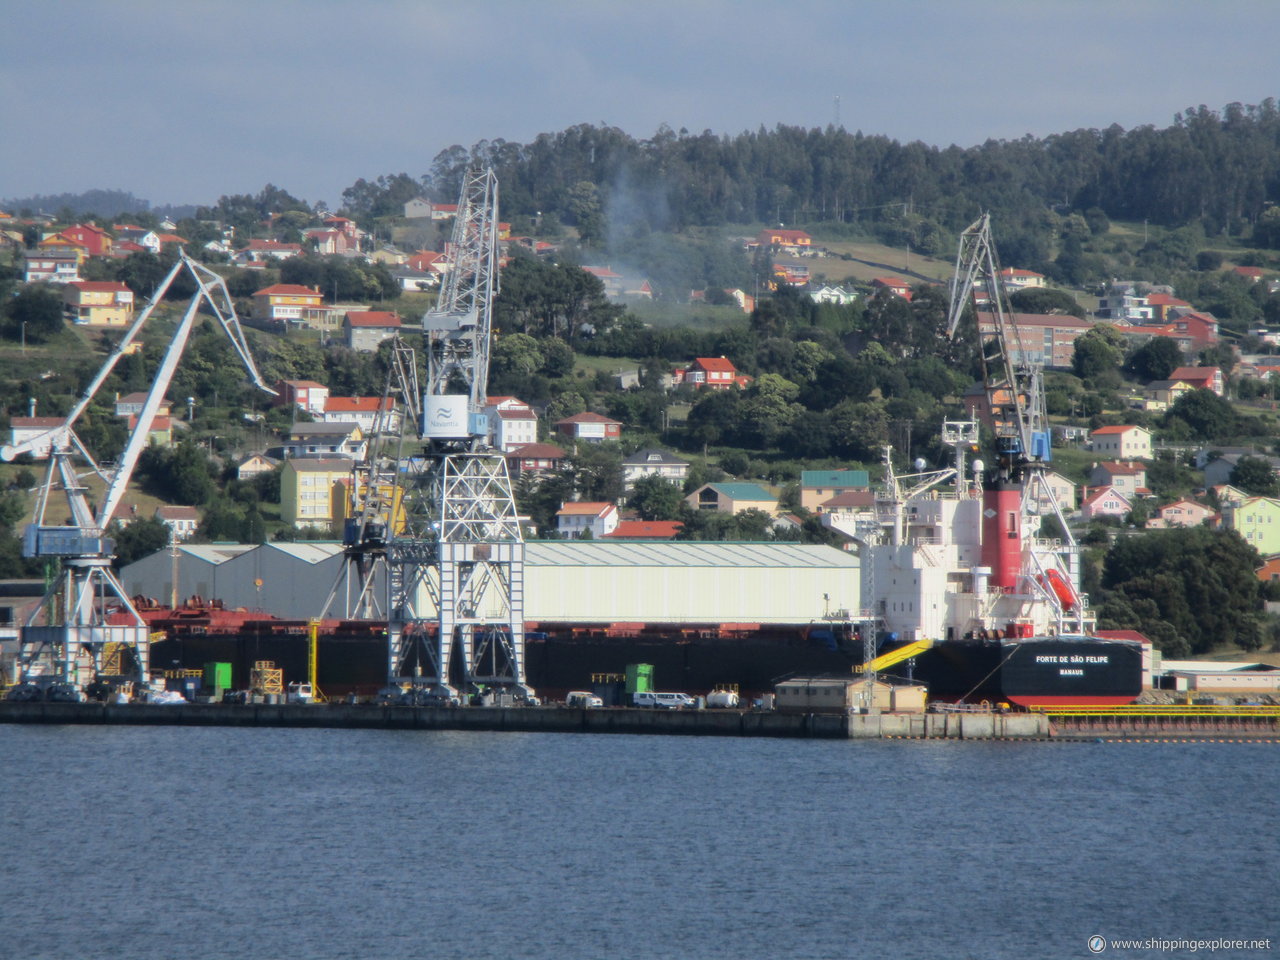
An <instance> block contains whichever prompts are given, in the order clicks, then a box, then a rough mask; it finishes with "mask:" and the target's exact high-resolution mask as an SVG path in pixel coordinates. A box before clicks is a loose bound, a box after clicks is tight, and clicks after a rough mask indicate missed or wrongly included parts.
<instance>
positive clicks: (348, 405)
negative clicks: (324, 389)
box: [320, 397, 400, 437]
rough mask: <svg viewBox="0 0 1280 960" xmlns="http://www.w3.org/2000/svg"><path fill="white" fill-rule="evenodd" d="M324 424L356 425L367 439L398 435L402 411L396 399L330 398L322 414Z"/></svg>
mask: <svg viewBox="0 0 1280 960" xmlns="http://www.w3.org/2000/svg"><path fill="white" fill-rule="evenodd" d="M320 420H321V422H323V423H356V424H359V425H360V429H361V430H362V431H363V432H364V435H365V436H366V437H371V436H373V435H374V434H375V433H389V434H398V433H399V432H400V411H399V410H397V409H396V400H395V397H329V399H328V400H326V401H325V402H324V412H323V413H321V414H320Z"/></svg>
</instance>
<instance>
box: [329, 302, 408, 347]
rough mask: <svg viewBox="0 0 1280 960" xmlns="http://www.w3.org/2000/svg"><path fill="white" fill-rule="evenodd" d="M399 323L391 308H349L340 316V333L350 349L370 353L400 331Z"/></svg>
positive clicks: (398, 318)
mask: <svg viewBox="0 0 1280 960" xmlns="http://www.w3.org/2000/svg"><path fill="white" fill-rule="evenodd" d="M401 323H402V321H401V320H400V314H398V313H396V312H395V311H393V310H349V311H347V315H346V316H345V317H343V318H342V335H343V338H344V339H345V340H346V343H347V346H348V347H349V348H350V349H352V350H360V351H363V352H366V353H372V352H373V351H375V350H377V349H378V345H379V344H380V343H382V341H384V340H390V339H391V338H392V337H394V336H396V334H398V333H399V332H400V328H401Z"/></svg>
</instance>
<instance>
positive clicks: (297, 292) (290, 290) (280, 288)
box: [254, 283, 320, 297]
mask: <svg viewBox="0 0 1280 960" xmlns="http://www.w3.org/2000/svg"><path fill="white" fill-rule="evenodd" d="M254 296H255V297H264V296H279V297H318V296H320V291H319V290H312V289H311V288H310V287H304V286H302V285H301V284H297V283H274V284H272V285H271V286H269V287H263V288H262V289H261V290H258V291H256V292H255V293H254Z"/></svg>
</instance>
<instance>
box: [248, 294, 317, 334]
mask: <svg viewBox="0 0 1280 960" xmlns="http://www.w3.org/2000/svg"><path fill="white" fill-rule="evenodd" d="M332 312H333V311H332V310H330V308H329V307H327V306H325V303H324V296H323V295H322V294H321V293H320V291H319V290H314V289H312V288H311V287H304V286H302V285H300V284H297V283H276V284H272V285H271V286H269V287H263V288H262V289H261V290H259V291H257V292H256V293H254V295H253V313H252V314H251V316H252V319H254V320H256V321H258V322H260V323H265V324H271V325H275V326H285V327H287V326H295V327H298V326H315V327H320V328H324V327H327V326H329V325H330V323H331V321H330V315H331V314H332Z"/></svg>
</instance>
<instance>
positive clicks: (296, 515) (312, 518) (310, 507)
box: [280, 459, 351, 527]
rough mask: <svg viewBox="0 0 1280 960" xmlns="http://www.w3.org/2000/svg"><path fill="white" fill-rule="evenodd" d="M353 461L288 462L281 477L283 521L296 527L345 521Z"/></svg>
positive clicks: (326, 525)
mask: <svg viewBox="0 0 1280 960" xmlns="http://www.w3.org/2000/svg"><path fill="white" fill-rule="evenodd" d="M350 479H351V461H350V460H340V459H314V460H309V459H298V460H286V461H285V464H284V468H283V470H282V471H281V474H280V518H281V519H282V520H284V521H285V522H287V523H292V524H293V525H294V526H295V527H328V526H331V525H332V524H333V522H334V520H335V519H337V518H339V517H341V515H342V510H343V503H344V502H345V497H344V492H345V486H344V484H345V482H346V481H348V480H350Z"/></svg>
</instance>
